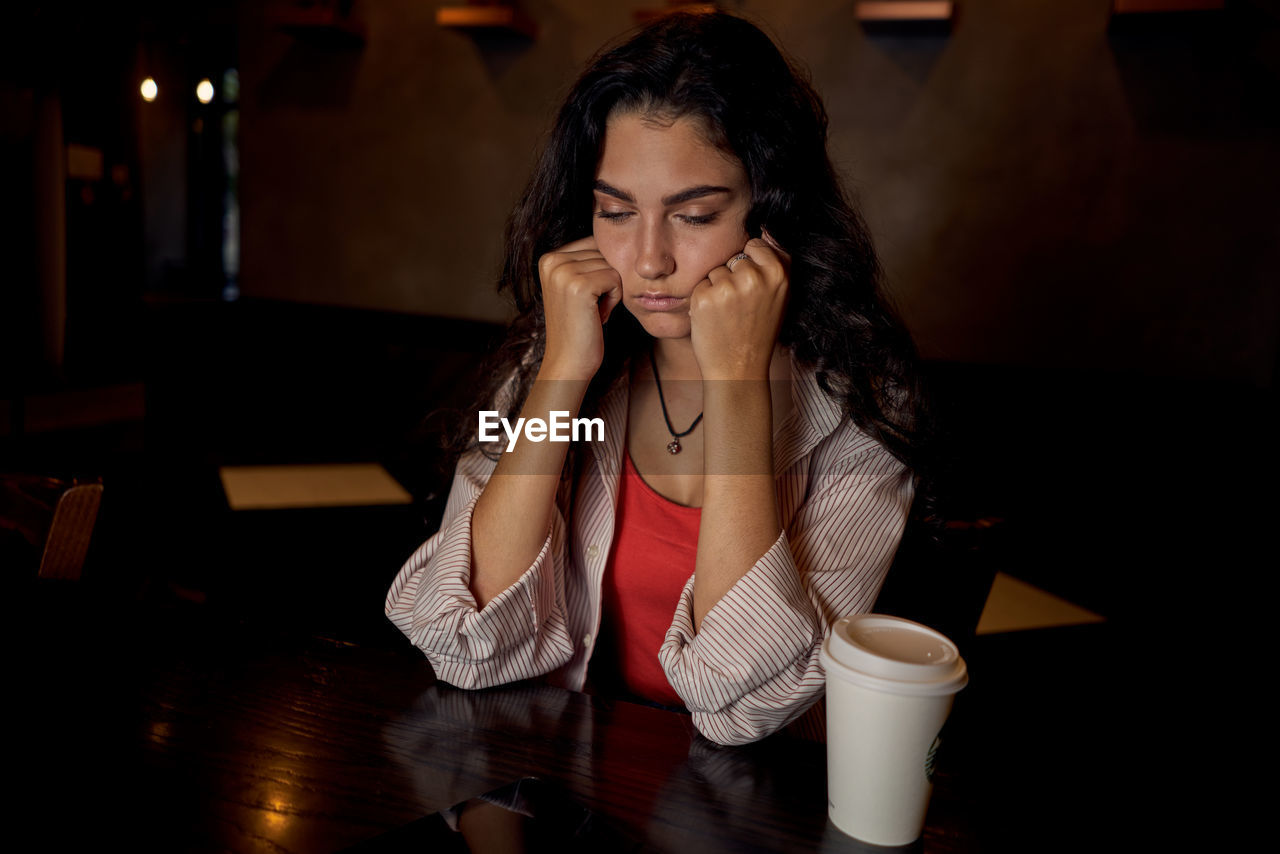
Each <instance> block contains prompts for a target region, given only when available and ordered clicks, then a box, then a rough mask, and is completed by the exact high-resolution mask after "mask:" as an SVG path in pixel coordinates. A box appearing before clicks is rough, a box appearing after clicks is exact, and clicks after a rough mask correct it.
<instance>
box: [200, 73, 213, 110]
mask: <svg viewBox="0 0 1280 854" xmlns="http://www.w3.org/2000/svg"><path fill="white" fill-rule="evenodd" d="M196 97H197V98H199V99H200V103H202V104H207V103H209V102H210V101H212V100H213V84H212V83H210V82H209V78H208V77H206V78H205V79H203V80H201V81H200V82H199V83H197V84H196Z"/></svg>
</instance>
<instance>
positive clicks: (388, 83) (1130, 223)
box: [239, 0, 1280, 387]
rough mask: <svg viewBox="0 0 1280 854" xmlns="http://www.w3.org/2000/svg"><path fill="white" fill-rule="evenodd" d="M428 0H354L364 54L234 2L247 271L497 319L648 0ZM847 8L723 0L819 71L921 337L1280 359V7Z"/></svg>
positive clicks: (1254, 366)
mask: <svg viewBox="0 0 1280 854" xmlns="http://www.w3.org/2000/svg"><path fill="white" fill-rule="evenodd" d="M438 5H439V4H438V3H423V2H413V0H386V2H378V3H371V2H361V3H357V5H356V8H357V10H358V12H359V13H360V15H361V16H362V17H363V19H364V21H365V23H366V26H367V34H368V35H367V41H366V43H365V44H364V46H363V47H362V48H354V49H341V48H337V49H335V48H331V47H320V46H316V45H312V44H307V43H304V42H300V41H299V40H297V39H295V38H293V37H292V36H290V35H288V34H286V33H283V32H280V31H279V30H274V29H272V28H271V26H270V25H269V24H268V22H267V13H268V7H267V6H266V5H265V4H263V3H258V2H248V3H244V4H242V5H241V9H240V17H239V37H240V64H241V68H240V71H241V80H242V96H241V104H242V114H243V118H242V122H241V151H242V163H243V170H244V175H243V186H244V197H243V203H244V210H243V229H244V231H243V252H244V260H243V270H242V289H243V292H244V293H245V294H247V295H253V296H263V297H271V298H280V299H286V300H297V301H304V302H317V303H325V304H332V305H344V306H361V307H370V308H379V309H391V310H395V311H406V312H416V313H428V314H437V315H445V316H456V317H467V318H477V319H489V320H501V319H504V318H505V317H506V308H505V306H504V305H503V304H502V303H501V302H500V301H499V300H498V299H497V297H496V296H495V295H494V294H493V288H492V283H493V281H494V279H495V273H496V269H497V266H498V263H499V254H500V250H501V245H500V239H501V230H502V224H503V221H504V217H505V216H506V213H507V211H508V210H509V209H510V207H511V205H512V204H513V202H514V201H515V199H516V198H517V196H518V194H519V192H520V190H521V189H522V187H523V185H524V182H525V180H526V178H527V176H528V172H529V167H530V163H531V159H532V157H533V153H534V151H535V150H536V148H537V147H538V145H539V144H540V142H541V138H542V134H543V132H544V131H545V129H546V127H547V125H548V124H549V122H550V120H551V116H552V114H553V111H554V109H555V107H556V105H557V104H558V101H559V99H560V98H561V96H562V94H563V92H564V90H565V89H566V87H567V86H568V85H569V83H570V82H571V81H572V79H573V76H574V75H575V74H576V73H577V71H578V70H579V69H580V68H581V66H582V65H583V63H584V62H585V61H586V60H587V59H588V58H589V57H590V55H591V54H592V53H593V52H594V51H595V50H596V49H597V47H598V46H599V45H601V44H603V43H604V42H606V41H607V40H609V39H610V38H612V37H614V36H616V35H617V34H618V33H620V32H622V31H623V30H625V29H627V28H628V27H629V26H631V24H632V17H631V15H632V12H633V11H634V10H635V9H637V8H642V7H643V6H644V5H645V4H643V3H598V2H591V0H554V2H553V0H530V2H527V3H525V8H526V9H527V10H528V11H529V14H530V16H531V17H532V18H533V19H535V20H536V21H537V23H538V26H539V35H538V37H537V39H535V40H533V41H531V42H527V43H526V42H520V41H518V40H506V41H503V40H492V39H477V38H473V37H471V36H468V35H466V34H463V33H459V32H456V31H449V30H443V29H441V28H439V27H437V26H436V25H435V23H434V13H435V8H436V7H437V6H438ZM648 5H650V6H656V5H659V4H658V3H657V2H656V0H654V2H653V3H650V4H648ZM853 5H854V4H853V3H851V2H835V0H813V2H804V3H793V2H784V0H744V2H730V3H726V4H725V6H726V8H729V9H732V10H735V11H739V12H741V13H742V14H745V15H747V16H749V17H751V18H752V19H753V20H756V21H757V22H759V23H761V24H762V25H763V26H764V27H765V28H766V29H767V30H768V31H770V32H771V33H772V34H773V35H774V36H775V37H776V38H777V40H778V41H780V42H781V43H782V44H783V45H784V46H785V48H786V49H787V50H788V51H789V52H790V53H791V54H792V55H793V56H794V57H795V58H796V59H797V60H799V61H800V63H802V64H803V65H805V66H806V67H807V68H808V69H809V70H810V71H811V73H812V76H813V80H814V82H815V84H816V86H817V88H818V89H819V91H820V93H821V94H822V95H823V96H824V98H825V99H826V103H827V107H828V109H829V111H830V114H831V151H832V155H833V157H834V159H835V160H836V162H837V164H838V166H839V167H840V169H841V170H842V172H843V173H844V175H845V176H846V178H847V181H848V185H849V187H850V188H851V189H852V190H853V191H854V192H856V193H857V195H858V196H859V197H860V199H861V201H862V204H863V207H864V210H865V213H866V215H867V218H868V220H869V222H870V224H871V227H872V230H873V232H874V233H875V236H876V238H877V241H878V245H879V249H880V251H881V253H882V255H883V259H884V263H885V267H886V271H887V274H888V275H887V278H888V282H889V286H890V288H891V290H892V292H893V294H894V296H895V297H896V299H897V300H898V301H899V303H900V305H901V307H902V310H903V313H904V315H905V317H906V320H907V322H908V325H909V326H910V328H911V330H912V332H913V333H914V334H915V336H916V338H917V340H918V342H919V345H920V347H921V350H922V352H923V353H924V355H925V356H926V357H929V358H933V359H939V360H945V361H960V362H980V363H993V364H1016V365H1030V366H1038V367H1050V368H1070V369H1081V368H1083V369H1099V370H1105V371H1122V372H1136V373H1139V374H1143V375H1151V376H1170V377H1184V378H1196V379H1206V380H1224V381H1229V382H1236V383H1242V384H1246V385H1251V386H1254V387H1265V386H1267V385H1269V384H1270V383H1271V381H1272V377H1273V373H1274V370H1275V365H1276V351H1277V339H1278V337H1280V289H1278V288H1277V287H1276V282H1277V279H1278V278H1280V168H1277V165H1276V164H1277V155H1278V154H1280V110H1278V109H1277V104H1278V98H1280V96H1278V95H1277V93H1278V92H1280V86H1278V85H1277V78H1280V61H1278V60H1277V58H1276V57H1277V44H1278V39H1280V36H1278V35H1277V19H1276V17H1275V5H1274V4H1272V3H1251V2H1241V3H1235V4H1233V8H1232V9H1231V10H1230V13H1229V14H1227V15H1221V16H1216V17H1209V18H1200V17H1195V16H1193V19H1192V21H1191V23H1190V24H1186V23H1182V24H1179V23H1174V24H1172V25H1170V24H1169V23H1168V22H1163V21H1157V20H1152V19H1148V20H1146V21H1137V22H1132V23H1133V24H1134V25H1133V26H1128V27H1111V28H1109V26H1108V24H1109V12H1110V2H1109V0H1040V1H1039V2H1034V3H1028V2H1025V0H965V2H963V3H961V4H959V5H960V17H959V19H958V21H957V24H956V26H955V27H954V30H953V32H952V33H951V34H949V35H945V36H943V35H929V34H920V35H870V36H869V35H868V34H867V33H865V32H864V31H863V29H862V27H861V26H860V25H859V23H858V22H857V21H856V20H855V18H854V15H853Z"/></svg>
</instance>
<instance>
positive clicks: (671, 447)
mask: <svg viewBox="0 0 1280 854" xmlns="http://www.w3.org/2000/svg"><path fill="white" fill-rule="evenodd" d="M667 453H669V454H672V455H673V456H674V455H675V454H678V453H680V440H679V439H677V438H675V437H674V436H673V437H671V441H670V442H668V443H667Z"/></svg>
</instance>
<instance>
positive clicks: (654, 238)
mask: <svg viewBox="0 0 1280 854" xmlns="http://www.w3.org/2000/svg"><path fill="white" fill-rule="evenodd" d="M636 239H637V240H639V241H640V245H639V246H637V247H636V274H637V275H638V276H640V277H641V278H642V279H660V278H662V277H663V276H670V275H671V274H672V273H673V272H675V267H676V260H675V258H674V257H673V256H672V254H671V247H670V245H669V242H668V240H667V235H666V231H665V229H664V227H663V224H662V223H661V222H655V223H649V224H648V225H646V226H645V227H644V228H641V229H640V230H639V233H638V235H637V238H636Z"/></svg>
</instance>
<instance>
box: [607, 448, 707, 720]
mask: <svg viewBox="0 0 1280 854" xmlns="http://www.w3.org/2000/svg"><path fill="white" fill-rule="evenodd" d="M623 460H624V461H623V470H622V477H621V478H620V479H619V481H618V513H617V518H616V520H615V522H614V537H613V548H612V550H611V552H610V555H609V566H608V570H607V571H606V572H605V577H604V624H603V627H602V629H603V631H604V632H605V633H606V634H607V636H608V638H609V640H610V641H611V643H610V644H609V649H610V651H611V653H612V656H611V657H612V659H613V662H614V665H615V673H613V674H611V676H613V677H614V680H617V681H619V682H620V683H621V685H620V687H622V688H623V689H624V690H626V691H628V692H630V693H632V694H635V695H637V696H639V697H643V698H645V699H647V700H652V701H654V702H656V703H661V704H663V705H666V706H682V705H684V701H683V700H681V699H680V696H679V695H678V694H676V692H675V691H674V690H673V689H672V688H671V685H670V684H669V683H668V682H667V677H666V674H665V673H663V672H662V665H660V664H659V663H658V649H659V648H660V647H661V646H662V641H663V638H664V637H665V636H666V634H667V629H668V628H670V627H671V620H672V617H673V616H674V615H675V611H676V605H677V604H678V603H679V601H680V591H681V590H683V589H684V585H685V583H686V582H687V581H688V580H689V576H691V575H693V569H694V563H695V560H696V558H697V552H698V523H699V522H700V521H701V519H702V509H701V508H699V507H685V506H683V505H680V504H676V503H675V502H674V501H671V500H669V499H666V498H663V497H662V496H661V495H659V494H658V493H656V492H654V491H653V488H652V487H651V486H649V484H647V483H645V482H644V479H643V478H642V477H641V476H640V473H639V472H638V471H636V468H635V465H634V464H633V463H632V462H631V455H630V454H628V453H623ZM610 681H613V680H610Z"/></svg>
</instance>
